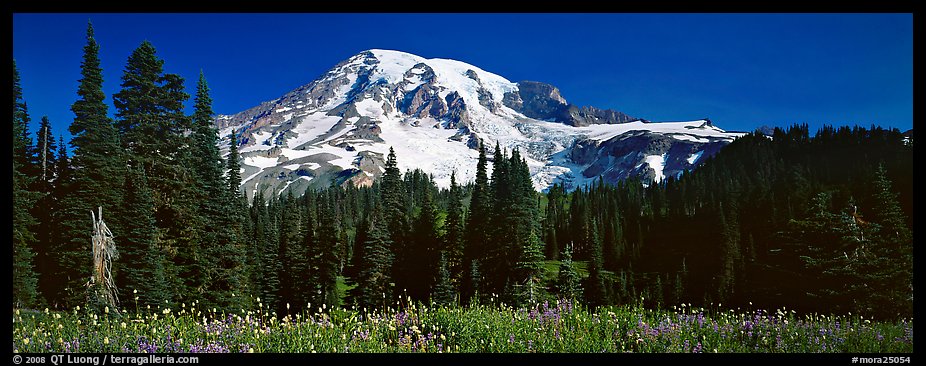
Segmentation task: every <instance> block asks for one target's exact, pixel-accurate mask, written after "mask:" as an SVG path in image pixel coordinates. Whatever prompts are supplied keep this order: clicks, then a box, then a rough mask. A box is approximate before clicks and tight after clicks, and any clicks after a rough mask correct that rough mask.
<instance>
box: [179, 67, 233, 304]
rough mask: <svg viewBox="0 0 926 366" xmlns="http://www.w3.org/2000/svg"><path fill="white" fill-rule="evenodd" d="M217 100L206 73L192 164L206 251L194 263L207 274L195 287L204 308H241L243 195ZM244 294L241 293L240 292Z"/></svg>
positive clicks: (196, 109) (199, 92)
mask: <svg viewBox="0 0 926 366" xmlns="http://www.w3.org/2000/svg"><path fill="white" fill-rule="evenodd" d="M214 114H215V113H214V112H213V110H212V97H211V96H210V95H209V86H208V84H207V83H206V78H205V75H203V73H202V72H200V75H199V81H198V82H197V85H196V95H195V97H194V100H193V115H192V124H193V129H192V134H191V138H192V148H193V154H192V163H193V169H192V171H193V173H194V174H195V176H194V177H195V178H194V179H195V182H196V186H195V190H196V192H195V194H196V196H195V199H196V202H197V204H196V207H197V212H196V215H197V216H198V217H199V220H198V221H197V223H198V224H199V225H201V226H200V227H198V228H196V230H197V231H198V232H199V233H200V234H199V235H200V238H201V239H200V240H201V244H202V248H203V253H202V255H200V256H198V257H197V258H196V259H197V262H196V263H195V264H194V265H195V266H197V267H198V269H199V271H200V273H202V276H200V277H198V278H197V283H194V285H195V287H196V288H197V289H198V290H199V291H201V292H202V293H203V306H206V307H216V306H217V307H220V308H228V309H230V310H237V309H234V308H235V307H240V306H242V304H241V303H240V300H241V299H242V297H233V296H231V294H232V293H233V292H234V291H236V290H237V289H240V288H242V287H243V286H244V283H245V282H246V280H247V279H246V277H245V275H246V271H245V270H244V269H245V259H244V258H245V252H244V246H243V245H242V243H241V240H240V238H241V236H239V235H240V229H239V228H236V226H237V225H238V218H237V217H236V212H238V210H239V207H238V204H237V197H236V196H235V195H234V194H233V192H231V191H229V190H228V189H227V187H228V183H227V182H226V180H225V175H224V170H225V165H224V162H223V161H222V157H221V156H220V154H219V149H218V146H217V140H218V135H217V134H218V132H217V131H216V129H215V127H214V126H213V123H212V121H213V115H214ZM238 291H240V290H238Z"/></svg>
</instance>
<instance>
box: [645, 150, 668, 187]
mask: <svg viewBox="0 0 926 366" xmlns="http://www.w3.org/2000/svg"><path fill="white" fill-rule="evenodd" d="M667 155H669V153H665V154H662V155H647V156H646V157H645V158H643V161H645V162H646V165H649V167H650V168H651V169H653V171H654V172H655V173H656V174H655V176H656V177H655V179H656V182H662V180H663V179H664V178H665V175H663V174H662V170H663V169H664V168H665V167H666V156H667Z"/></svg>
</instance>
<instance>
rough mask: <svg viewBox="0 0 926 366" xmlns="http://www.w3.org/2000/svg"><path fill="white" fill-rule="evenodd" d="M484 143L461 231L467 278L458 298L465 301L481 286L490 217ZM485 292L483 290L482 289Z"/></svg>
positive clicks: (480, 145)
mask: <svg viewBox="0 0 926 366" xmlns="http://www.w3.org/2000/svg"><path fill="white" fill-rule="evenodd" d="M487 165H488V159H486V151H485V145H483V144H482V143H481V142H480V144H479V160H478V161H477V163H476V181H475V182H474V184H473V193H472V197H471V200H470V206H469V215H467V217H466V220H467V221H466V226H465V230H466V231H465V232H464V239H465V243H464V244H465V247H464V248H463V264H464V265H465V267H464V272H465V274H464V275H465V276H466V279H467V281H464V282H463V284H462V286H461V288H460V299H461V301H462V302H463V303H464V304H468V303H469V301H470V299H471V298H472V297H473V295H475V294H476V292H477V291H478V290H479V288H480V287H481V282H482V281H481V275H480V273H481V270H480V268H479V267H480V266H481V263H482V257H483V254H484V250H485V245H486V241H487V240H488V237H489V236H488V232H487V229H488V223H489V220H490V218H491V212H492V207H491V204H492V202H491V196H490V194H491V192H490V190H489V177H488V175H487V173H486V166H487ZM483 293H484V292H483Z"/></svg>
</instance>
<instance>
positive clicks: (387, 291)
mask: <svg viewBox="0 0 926 366" xmlns="http://www.w3.org/2000/svg"><path fill="white" fill-rule="evenodd" d="M379 207H380V206H375V207H374V208H373V213H372V214H371V215H370V219H369V222H368V223H367V225H366V226H367V231H368V233H367V235H366V240H365V241H364V243H363V245H364V249H363V258H362V260H361V261H360V266H359V274H358V280H357V287H355V288H354V289H353V292H352V294H351V296H352V297H353V298H354V300H355V302H356V304H357V306H358V307H360V308H365V309H368V310H370V311H372V310H373V309H380V308H384V307H386V306H387V304H389V303H390V301H387V300H386V299H392V293H393V290H392V261H393V254H392V251H391V249H390V247H391V242H390V241H391V240H390V239H389V235H388V234H389V233H388V231H387V230H386V228H385V224H384V222H385V220H384V219H383V217H382V212H381V210H380V209H379Z"/></svg>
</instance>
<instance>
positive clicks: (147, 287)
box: [116, 168, 170, 310]
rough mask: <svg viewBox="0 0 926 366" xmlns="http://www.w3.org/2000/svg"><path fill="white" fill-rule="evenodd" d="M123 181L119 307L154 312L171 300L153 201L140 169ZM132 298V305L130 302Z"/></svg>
mask: <svg viewBox="0 0 926 366" xmlns="http://www.w3.org/2000/svg"><path fill="white" fill-rule="evenodd" d="M127 178H128V179H126V180H125V188H124V189H123V192H125V197H124V198H123V200H122V202H123V204H124V205H125V206H126V207H125V208H124V209H123V210H122V212H124V215H126V216H125V225H124V228H123V230H124V232H125V234H124V235H122V237H121V238H120V239H121V240H119V242H118V244H117V245H118V247H119V252H120V257H119V261H118V264H119V265H118V267H117V268H119V271H118V272H117V276H116V283H117V284H118V288H119V290H120V291H121V292H122V293H121V294H120V295H119V298H120V299H122V302H123V303H122V306H123V307H125V308H129V307H131V306H132V305H134V306H136V307H137V308H136V309H133V310H143V309H147V307H149V306H150V307H151V308H152V309H157V307H158V306H161V305H163V304H164V301H165V300H168V299H170V291H169V290H168V284H167V279H166V277H165V273H164V257H165V256H164V253H163V252H162V249H161V248H159V247H158V246H157V237H156V235H157V231H156V230H157V228H156V227H155V223H154V199H153V197H151V190H150V189H149V188H148V179H147V178H146V177H145V173H144V171H143V170H142V169H140V168H133V169H131V170H130V172H129V175H128V176H127ZM130 299H134V304H132V303H129V301H130Z"/></svg>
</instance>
